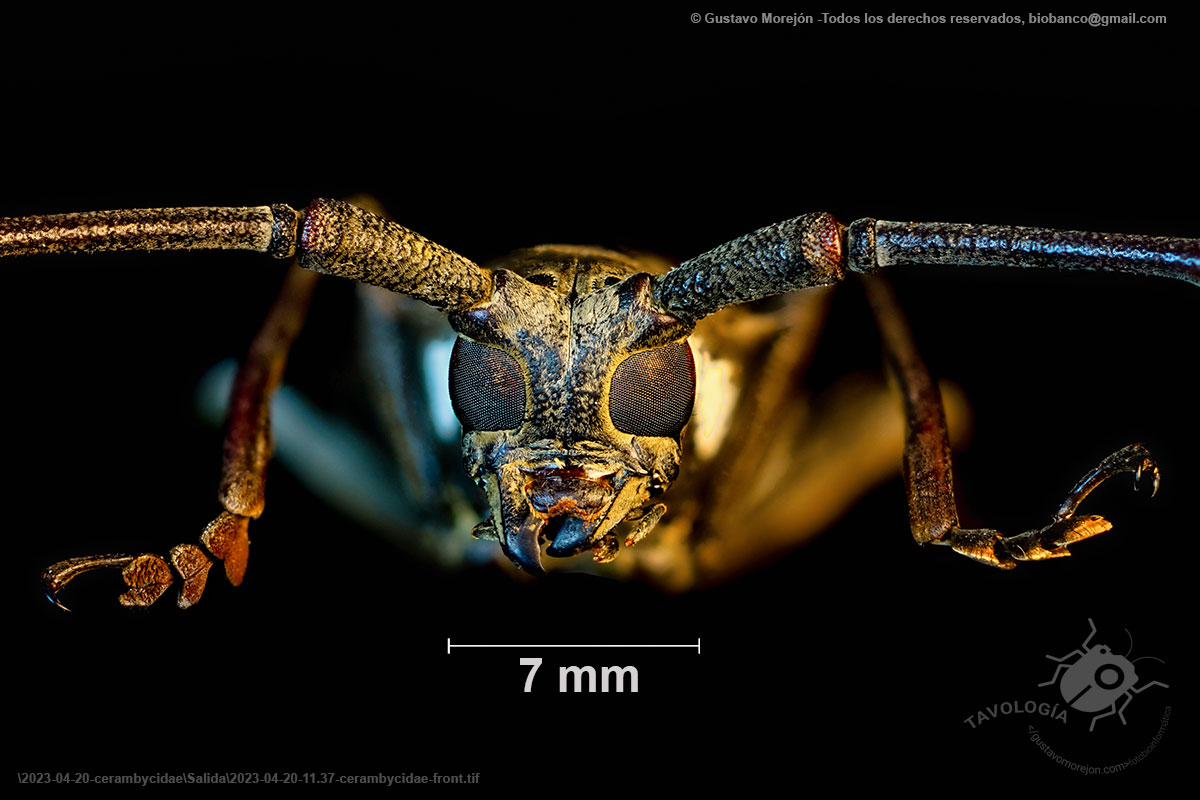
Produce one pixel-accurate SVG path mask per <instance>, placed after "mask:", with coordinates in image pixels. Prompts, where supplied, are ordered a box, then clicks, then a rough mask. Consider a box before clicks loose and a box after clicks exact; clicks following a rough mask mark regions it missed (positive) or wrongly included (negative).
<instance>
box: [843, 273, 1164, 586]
mask: <svg viewBox="0 0 1200 800" xmlns="http://www.w3.org/2000/svg"><path fill="white" fill-rule="evenodd" d="M863 283H864V285H865V286H866V290H867V298H868V300H869V302H870V304H871V309H872V311H873V312H874V314H875V319H876V322H877V323H878V325H879V329H880V334H881V336H882V339H883V345H884V351H885V354H886V356H887V360H888V366H889V367H890V368H891V371H892V373H893V374H894V375H895V376H896V378H897V380H898V381H899V383H900V388H901V392H902V394H903V397H904V407H905V416H906V418H907V421H908V439H907V442H906V444H905V447H904V483H905V488H906V490H907V492H908V507H909V521H910V524H911V526H912V534H913V538H914V539H916V540H917V541H918V542H919V543H921V544H929V543H932V544H940V545H948V546H949V547H951V548H953V549H954V551H955V552H957V553H961V554H962V555H965V556H968V557H969V558H973V559H975V560H976V561H980V562H982V563H984V564H990V565H991V566H993V567H999V568H1001V569H1012V568H1013V567H1015V566H1016V564H1017V562H1018V561H1042V560H1044V559H1048V558H1060V557H1063V556H1069V555H1071V553H1070V551H1069V550H1068V549H1067V548H1068V547H1069V546H1070V545H1072V544H1074V543H1076V542H1079V541H1082V540H1083V539H1087V538H1090V537H1092V536H1095V535H1097V534H1100V533H1104V532H1105V531H1107V530H1110V529H1111V528H1112V523H1110V522H1108V521H1107V520H1106V519H1104V518H1103V517H1101V516H1098V515H1094V514H1093V515H1084V516H1076V515H1075V512H1076V510H1077V509H1078V507H1079V504H1080V503H1081V502H1082V501H1083V499H1084V498H1085V497H1086V496H1087V495H1088V494H1089V493H1090V492H1091V491H1092V490H1093V489H1095V488H1096V487H1097V486H1099V485H1100V484H1101V483H1103V482H1104V481H1106V480H1108V479H1109V478H1111V477H1112V476H1114V475H1117V474H1119V473H1121V472H1132V473H1134V489H1135V490H1136V489H1137V488H1138V484H1139V483H1140V481H1141V479H1142V476H1143V475H1151V476H1153V481H1154V492H1157V491H1158V484H1159V472H1158V467H1157V465H1156V464H1155V463H1154V459H1153V457H1152V456H1151V455H1150V452H1149V451H1148V450H1147V449H1146V448H1145V447H1143V446H1142V445H1140V444H1132V445H1129V446H1127V447H1124V448H1122V449H1121V450H1119V451H1117V452H1116V453H1113V454H1112V455H1110V456H1108V457H1107V458H1105V459H1104V460H1103V461H1102V462H1100V464H1099V465H1097V466H1096V467H1095V468H1094V469H1092V470H1091V471H1090V472H1088V473H1087V474H1086V475H1084V476H1083V477H1082V478H1081V479H1080V480H1079V482H1078V483H1076V485H1075V487H1074V488H1073V489H1071V491H1070V493H1069V494H1068V495H1067V498H1066V499H1065V500H1064V501H1063V502H1062V504H1061V505H1060V506H1059V508H1058V510H1057V511H1056V512H1055V513H1054V515H1053V517H1052V519H1051V522H1050V524H1049V525H1046V526H1045V527H1043V528H1038V529H1034V530H1029V531H1025V532H1024V533H1019V534H1016V535H1012V536H1006V535H1004V534H1002V533H1000V532H999V531H996V530H992V529H990V528H981V529H964V528H962V527H961V525H960V524H959V520H958V510H957V507H956V504H955V501H954V480H953V477H952V475H951V468H950V442H949V437H948V434H947V430H946V418H945V413H944V412H943V410H942V400H941V396H940V394H939V393H938V389H937V385H936V384H935V383H934V381H933V379H932V377H931V376H930V374H929V370H928V368H927V367H926V366H925V363H924V361H923V360H922V359H921V356H920V354H919V353H918V352H917V348H916V344H915V343H914V341H913V338H912V333H911V331H910V330H909V328H908V325H907V323H906V322H905V320H904V316H903V313H902V312H901V310H900V307H899V304H898V303H897V301H896V298H895V295H894V294H893V293H892V290H891V287H890V286H888V284H887V283H885V282H884V280H883V279H882V278H878V277H867V276H864V278H863Z"/></svg>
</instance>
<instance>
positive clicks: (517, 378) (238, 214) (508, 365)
mask: <svg viewBox="0 0 1200 800" xmlns="http://www.w3.org/2000/svg"><path fill="white" fill-rule="evenodd" d="M127 249H133V250H177V249H183V250H188V249H243V250H253V251H258V252H261V253H266V254H268V255H272V256H275V257H277V258H291V257H293V256H297V257H298V258H299V263H300V266H301V267H303V268H305V269H306V270H307V272H306V271H303V270H300V269H293V271H292V272H291V273H289V277H288V280H287V281H286V283H285V287H284V289H283V291H282V293H281V296H280V299H279V301H278V302H277V304H276V306H275V307H274V308H273V310H272V312H271V314H270V316H269V317H268V319H267V321H266V322H265V323H264V326H263V328H262V330H261V331H260V333H259V335H258V337H257V338H256V340H255V342H254V344H253V345H252V348H251V353H250V356H249V357H248V359H247V362H246V364H245V365H244V366H243V368H242V369H241V371H240V372H239V376H238V378H237V381H236V384H235V389H234V394H233V400H232V405H231V415H230V423H229V433H228V435H227V438H226V444H225V459H224V467H223V478H222V486H221V492H220V494H221V500H222V504H223V505H224V507H225V510H224V511H223V512H222V513H221V515H220V516H218V517H217V519H215V520H214V521H213V522H212V523H211V524H210V525H209V526H208V528H206V530H205V532H204V534H203V535H202V537H201V543H202V544H203V548H201V547H198V546H196V545H194V544H183V545H178V546H176V547H175V548H173V549H172V551H171V553H170V554H169V562H170V565H169V566H168V561H167V560H166V559H163V558H162V557H160V556H157V555H153V554H143V555H140V556H88V557H83V558H76V559H69V560H67V561H63V562H60V563H58V564H55V565H53V566H51V567H49V568H47V570H46V573H45V576H44V580H45V583H46V587H47V591H48V594H49V595H50V596H51V598H52V599H55V600H56V602H57V592H58V590H59V589H60V588H61V587H62V586H63V585H65V584H66V583H67V582H69V581H71V580H72V579H74V578H75V577H76V576H77V575H79V574H81V573H83V572H87V571H90V570H93V569H98V568H107V567H119V568H121V569H122V572H123V575H124V577H125V580H126V583H127V584H128V585H129V586H130V590H129V591H128V592H126V593H125V594H124V595H122V602H123V603H125V604H127V605H149V604H151V603H153V602H154V601H155V600H157V599H158V597H160V596H161V595H162V594H163V592H165V590H166V589H167V587H168V586H169V585H170V584H171V583H172V582H173V581H174V576H173V575H172V570H173V571H174V573H175V574H176V575H178V576H179V578H180V579H181V583H182V588H181V593H180V598H179V604H180V605H181V606H184V607H187V606H190V605H192V604H194V603H195V602H196V601H197V600H198V599H199V598H200V596H201V594H202V592H203V590H204V587H205V585H206V580H207V574H208V570H209V568H210V567H211V565H212V563H213V558H215V559H217V560H221V561H223V562H224V566H225V572H226V575H227V576H228V577H229V579H230V581H231V582H232V583H234V584H235V585H236V584H239V583H240V582H241V580H242V576H243V574H244V571H245V567H246V560H247V555H248V544H249V538H248V524H249V520H250V519H252V518H255V517H257V516H258V515H259V514H260V513H261V512H262V508H263V504H264V488H263V484H264V477H265V471H266V466H267V463H268V461H269V458H270V452H271V441H270V438H271V434H270V424H269V412H268V409H269V404H270V397H271V395H272V393H273V392H274V390H275V388H276V387H277V386H278V384H279V381H280V379H281V375H282V371H283V365H284V363H285V361H286V358H287V352H288V349H289V348H290V345H291V342H292V341H293V340H294V338H295V337H296V335H297V334H298V333H299V330H300V327H301V325H302V322H303V317H304V312H305V308H306V307H307V304H308V302H309V299H310V298H311V295H312V291H313V289H314V287H315V278H314V276H313V275H312V274H311V273H313V272H318V273H330V274H333V275H337V276H341V277H348V278H353V279H355V280H359V281H362V282H364V283H368V284H372V285H375V286H379V287H381V288H384V289H388V290H391V291H395V292H399V293H402V294H405V295H408V296H411V297H413V298H415V299H418V300H421V301H424V302H425V303H427V304H429V305H431V306H433V307H435V308H438V309H443V310H446V311H448V312H449V314H450V321H451V325H452V327H453V328H454V329H455V331H456V332H457V333H458V335H459V339H458V342H457V344H456V345H455V350H454V354H453V356H452V358H451V365H450V374H451V380H450V387H451V395H452V398H453V401H454V407H455V411H456V413H457V415H458V417H459V419H460V420H461V422H462V424H463V431H464V433H463V440H462V452H463V462H464V466H465V467H466V468H467V472H468V474H469V475H470V477H471V478H472V480H473V481H475V482H476V483H477V484H478V485H479V486H480V488H481V489H482V490H483V492H484V494H485V495H486V498H487V505H488V507H489V510H490V515H489V516H487V517H485V518H484V520H483V521H482V522H481V523H480V524H479V525H477V526H476V528H475V534H476V535H477V536H479V537H481V538H487V539H495V540H498V542H499V543H500V546H501V548H502V550H503V551H504V553H505V554H506V555H507V556H508V557H509V558H510V559H511V560H512V562H513V563H514V564H516V565H517V566H518V567H520V568H522V569H524V570H526V571H529V572H534V573H541V572H542V571H543V568H542V562H541V546H542V544H544V543H545V544H547V545H548V547H547V549H546V552H547V554H548V555H552V556H572V555H576V554H578V553H579V552H581V551H592V552H593V553H594V557H595V560H597V561H600V562H607V561H611V560H612V559H613V558H614V557H615V556H616V554H617V552H618V551H619V549H620V540H621V539H623V540H624V544H625V545H626V546H632V545H634V544H636V543H637V542H639V541H640V540H641V539H643V538H645V536H646V535H647V534H648V533H649V532H650V531H651V530H652V529H653V528H654V526H655V525H656V524H657V523H658V522H659V520H660V519H661V518H662V517H663V514H664V512H665V510H666V507H665V506H664V505H663V504H661V503H655V504H651V503H650V501H652V500H654V499H656V498H657V497H658V496H659V495H661V494H663V493H664V492H665V491H666V490H667V488H668V487H669V486H670V484H671V483H672V482H674V480H675V479H676V477H677V476H678V474H679V471H680V463H681V449H680V448H681V443H680V436H681V433H682V431H683V428H684V426H685V425H686V424H687V423H688V421H689V419H690V418H691V412H692V402H693V395H694V392H695V385H696V375H695V363H694V356H693V353H692V349H691V347H690V346H689V345H688V344H687V337H688V336H689V334H691V333H692V331H693V330H694V329H695V328H696V327H697V324H698V323H699V322H700V321H701V320H704V319H705V318H706V317H709V316H711V315H714V314H716V313H717V312H721V311H722V310H723V309H725V308H726V307H729V306H736V305H741V304H744V303H748V302H751V301H757V300H761V299H763V298H767V297H770V296H773V295H777V294H781V293H789V292H794V291H797V290H804V289H812V288H816V287H821V286H829V285H834V284H837V283H840V282H841V281H842V280H844V279H845V277H846V276H847V275H848V274H852V273H858V274H862V275H863V276H864V277H863V281H864V285H865V286H866V288H867V294H868V297H869V299H870V301H871V305H872V308H873V310H874V314H875V317H876V319H877V322H878V324H879V327H880V330H881V334H882V338H883V341H884V346H885V352H886V353H887V356H888V359H889V362H890V365H891V368H892V372H893V374H894V375H896V377H897V379H898V382H899V384H900V387H901V393H902V396H903V397H904V404H905V408H906V412H905V413H906V418H907V424H908V429H909V435H908V439H907V444H906V445H905V455H904V469H905V478H906V483H907V486H908V496H909V508H910V520H911V527H912V533H913V536H914V538H916V540H917V541H918V542H919V543H922V544H926V543H935V544H942V545H948V546H950V547H951V548H952V549H954V550H955V551H957V552H959V553H961V554H963V555H966V556H968V557H970V558H973V559H976V560H978V561H982V562H984V563H987V564H990V565H992V566H996V567H1001V568H1005V569H1010V568H1012V567H1013V566H1015V564H1016V563H1017V562H1018V561H1026V560H1043V559H1047V558H1055V557H1061V556H1065V555H1069V551H1068V549H1067V548H1068V547H1069V546H1070V545H1072V544H1074V543H1076V542H1078V541H1081V540H1082V539H1085V538H1090V537H1091V536H1094V535H1096V534H1098V533H1102V532H1104V531H1106V530H1108V529H1109V528H1111V525H1110V524H1109V523H1108V522H1107V521H1105V520H1104V519H1103V518H1102V517H1099V516H1096V515H1088V516H1077V515H1076V510H1077V507H1078V505H1079V503H1080V502H1081V501H1082V500H1083V498H1084V497H1086V496H1087V494H1089V493H1090V492H1091V491H1092V490H1093V489H1095V488H1096V487H1097V486H1098V485H1100V484H1101V483H1103V482H1104V481H1105V480H1107V479H1108V478H1110V477H1112V476H1113V475H1115V474H1118V473H1121V472H1131V473H1133V474H1134V476H1135V485H1136V482H1137V481H1139V480H1140V479H1141V478H1142V476H1143V474H1144V473H1145V474H1148V475H1151V476H1153V487H1154V490H1155V491H1156V490H1157V488H1158V480H1159V478H1158V467H1157V465H1156V463H1155V462H1154V460H1153V458H1152V457H1151V456H1150V454H1149V452H1148V451H1147V450H1146V449H1145V448H1144V447H1142V446H1141V445H1130V446H1127V447H1125V448H1122V449H1121V450H1118V451H1117V452H1114V453H1113V454H1112V455H1110V456H1109V457H1107V458H1105V459H1104V460H1103V461H1101V462H1100V463H1099V464H1098V465H1097V466H1096V467H1095V468H1094V469H1092V470H1090V471H1089V472H1088V473H1087V474H1085V475H1084V477H1083V478H1081V479H1080V481H1079V482H1078V483H1077V484H1076V485H1075V487H1074V488H1073V489H1072V490H1071V491H1070V492H1069V493H1068V495H1067V498H1066V500H1064V501H1063V503H1062V504H1061V505H1060V507H1059V508H1058V510H1057V511H1056V512H1055V514H1054V515H1053V517H1052V521H1051V523H1050V524H1049V525H1047V526H1045V527H1042V528H1035V529H1032V530H1029V531H1026V532H1025V533H1022V534H1018V535H1012V536H1008V535H1004V534H1001V533H999V532H997V531H995V530H993V529H986V528H984V529H969V528H966V527H965V526H963V525H961V524H960V523H959V519H958V512H957V510H956V507H955V499H954V490H953V482H952V478H951V471H950V454H949V452H950V445H949V435H948V431H947V425H946V421H945V414H944V411H943V409H942V406H941V400H940V396H939V392H938V390H937V388H936V386H935V385H934V384H933V382H932V379H931V378H930V376H929V373H928V371H927V369H926V368H925V366H924V364H923V362H922V361H921V358H920V356H919V354H918V353H917V351H916V347H915V344H914V343H913V341H912V339H911V336H910V335H909V333H908V331H907V328H906V327H905V324H904V321H903V317H902V315H901V313H900V311H899V309H898V306H897V304H896V302H895V300H894V298H893V297H892V295H891V293H890V291H889V290H888V288H887V285H886V284H885V283H883V282H882V281H880V280H878V279H877V278H875V277H874V276H873V275H872V273H874V272H876V271H878V270H881V269H883V268H884V267H889V266H905V265H911V264H923V263H924V264H964V265H978V266H1025V267H1058V268H1067V269H1076V270H1101V271H1114V272H1125V273H1131V274H1136V275H1140V276H1147V277H1149V276H1154V277H1166V278H1176V279H1180V280H1183V281H1187V282H1191V283H1198V282H1200V277H1198V276H1200V242H1198V241H1197V240H1190V239H1173V238H1168V237H1143V236H1129V235H1115V234H1091V233H1078V232H1063V231H1053V230H1044V229H1034V228H1020V227H1011V226H981V225H961V224H946V223H899V222H886V221H877V220H875V219H872V218H865V219H860V220H857V221H855V222H853V223H850V224H848V225H844V224H842V223H839V222H838V221H837V220H836V219H834V218H833V217H832V215H829V214H826V213H817V214H807V215H803V216H801V217H796V218H793V219H790V220H787V221H785V222H781V223H777V224H775V225H770V226H767V227H764V228H761V229H759V230H758V231H756V232H754V233H752V234H747V235H746V236H743V237H740V238H738V239H735V240H733V241H731V242H729V243H727V244H725V245H721V246H719V247H717V248H714V249H713V250H710V251H709V252H707V253H704V254H703V255H700V256H697V257H695V258H692V259H689V260H687V261H685V262H684V263H682V264H680V265H678V266H675V267H672V268H670V269H668V270H666V271H660V270H656V269H655V267H656V266H658V265H656V264H655V262H654V261H653V259H646V258H640V257H638V256H636V255H635V256H622V255H621V254H619V253H617V252H614V251H606V250H600V249H596V248H580V247H572V246H545V247H541V248H534V249H532V250H527V251H518V252H517V253H515V254H514V255H513V256H510V257H509V258H508V259H506V260H503V261H500V262H498V263H497V264H496V265H494V266H491V267H483V268H481V267H479V266H477V265H476V264H474V263H473V262H471V261H469V260H467V259H465V258H463V257H462V256H459V255H458V254H456V253H454V252H452V251H450V250H448V249H446V248H444V247H441V246H440V245H437V244H435V243H433V242H431V241H429V240H427V239H425V238H424V237H421V236H420V235H419V234H416V233H414V232H412V231H410V230H408V229H407V228H404V227H402V226H400V225H397V224H395V223H392V222H389V221H387V220H386V219H384V218H383V217H381V216H379V215H377V214H373V213H371V212H368V211H366V210H364V209H362V208H359V207H357V206H354V205H351V204H348V203H344V202H340V201H332V200H317V201H314V202H313V203H312V204H310V205H309V206H308V207H307V208H306V209H304V210H303V211H298V210H296V209H293V208H291V207H289V206H285V205H275V206H270V207H267V206H262V207H248V208H166V209H143V210H128V211H111V212H95V213H83V214H69V215H52V216H44V217H29V218H16V219H8V220H4V221H0V255H10V256H23V255H33V254H37V253H47V252H49V253H53V252H59V251H67V252H100V251H106V250H127ZM784 341H786V337H785V338H784ZM789 346H790V347H793V348H795V347H797V345H796V344H795V343H789ZM772 347H773V348H774V349H770V350H768V351H767V352H766V356H767V358H768V359H771V358H774V357H775V355H776V353H778V352H779V347H778V343H776V344H773V345H772ZM800 349H801V350H802V349H803V347H802V346H801V347H800ZM784 350H785V352H786V348H784ZM784 358H786V359H789V360H786V361H785V362H784V364H785V366H786V367H788V368H791V367H792V361H793V360H794V356H793V355H785V356H784ZM772 377H774V376H771V375H769V374H768V376H767V378H766V379H763V380H762V382H761V383H760V384H759V386H758V387H756V388H755V389H754V391H753V395H754V396H753V397H752V398H750V400H751V401H753V402H755V403H758V402H760V399H761V396H762V395H763V393H767V394H770V391H771V390H770V379H771V378H772ZM747 393H748V394H749V393H750V392H747ZM775 403H776V406H774V407H778V399H777V400H776V401H775ZM772 407H773V406H770V405H768V406H766V408H772ZM755 410H756V411H758V412H762V411H763V408H758V409H755ZM760 416H761V414H760ZM768 416H769V414H768ZM738 434H739V435H746V430H742V431H738ZM762 437H763V432H762V430H761V429H760V430H759V431H758V432H757V438H755V437H753V436H749V437H748V438H746V439H743V440H741V441H740V442H735V443H734V445H733V446H734V449H733V451H732V452H733V454H734V455H733V456H732V458H733V460H736V459H737V458H738V457H739V455H744V454H745V450H738V449H737V447H738V446H739V445H741V446H742V447H743V448H747V449H748V448H749V447H750V446H751V445H753V446H756V447H760V446H762V445H765V444H766V442H767V439H764V438H762ZM419 451H420V448H417V449H416V450H415V451H414V452H413V454H414V455H417V454H419ZM726 458H727V459H728V458H729V456H728V455H726ZM751 486H752V487H753V486H755V484H751ZM722 489H723V487H722V486H721V484H720V482H719V481H718V482H717V483H715V484H714V485H711V486H709V487H707V490H706V492H707V494H708V495H710V496H711V495H714V494H717V495H719V494H720V493H721V491H722ZM772 490H773V491H781V490H780V489H778V487H774V488H773V489H772ZM758 491H760V492H761V489H759V490H758ZM752 493H753V492H752ZM785 497H786V492H785ZM776 505H786V503H777V504H776ZM721 510H722V509H721V507H720V506H719V507H718V509H717V513H720V511H721ZM427 511H428V509H422V510H421V512H419V513H418V516H423V515H424V514H425V513H426V512H427ZM750 519H755V520H757V522H756V525H761V524H762V522H761V519H762V517H761V516H760V517H751V518H750ZM736 521H738V515H737V514H731V515H730V519H728V520H725V522H726V523H729V522H736ZM740 521H743V522H744V521H745V519H742V520H740ZM691 522H692V527H699V524H698V522H697V520H696V519H695V518H693V519H692V520H691ZM622 523H632V526H630V527H627V528H621V527H618V526H621V525H622ZM703 540H704V536H703V535H702V536H701V537H700V539H699V540H698V542H688V543H687V544H688V546H692V545H693V544H703ZM718 552H719V553H720V556H719V557H718V558H720V557H721V556H724V555H725V552H722V551H718Z"/></svg>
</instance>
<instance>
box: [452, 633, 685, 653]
mask: <svg viewBox="0 0 1200 800" xmlns="http://www.w3.org/2000/svg"><path fill="white" fill-rule="evenodd" d="M455 647H509V648H512V647H524V648H526V649H535V648H543V647H560V648H561V647H567V648H576V649H586V648H595V647H615V648H627V647H659V648H667V647H675V648H688V649H691V648H695V650H696V655H700V638H699V637H697V638H696V643H695V644H451V643H450V637H449V636H447V637H446V655H450V651H451V650H452V649H453V648H455Z"/></svg>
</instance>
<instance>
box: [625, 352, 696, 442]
mask: <svg viewBox="0 0 1200 800" xmlns="http://www.w3.org/2000/svg"><path fill="white" fill-rule="evenodd" d="M695 400H696V364H695V362H693V361H692V348H690V347H688V343H687V342H676V343H675V344H669V345H667V346H666V347H658V348H655V349H654V350H645V351H643V352H641V353H634V354H633V355H631V356H630V357H629V358H627V359H625V360H624V361H622V362H621V364H620V365H619V366H618V367H617V370H616V372H614V373H613V377H612V384H611V387H610V389H609V394H608V416H609V419H611V420H612V424H613V427H615V428H616V429H617V430H619V431H621V432H622V433H628V434H632V435H634V436H678V435H679V432H680V431H681V430H683V426H684V425H686V424H687V421H688V419H689V418H691V416H692V403H694V402H695Z"/></svg>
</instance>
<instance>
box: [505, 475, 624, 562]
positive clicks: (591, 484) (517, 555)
mask: <svg viewBox="0 0 1200 800" xmlns="http://www.w3.org/2000/svg"><path fill="white" fill-rule="evenodd" d="M497 477H498V480H497V481H496V484H495V485H496V487H497V491H496V492H495V493H494V494H493V495H491V498H490V499H491V502H492V506H493V514H492V516H493V519H494V520H496V521H497V523H498V524H497V525H496V528H497V533H498V534H499V539H500V545H501V548H502V549H503V550H504V554H505V555H506V556H508V557H509V559H510V560H511V561H512V562H513V563H514V564H516V565H517V566H518V567H520V568H521V569H523V570H525V571H526V572H530V573H532V574H535V575H542V574H544V573H545V570H544V569H543V567H542V562H541V544H542V542H546V541H548V542H549V543H550V544H549V546H548V547H547V548H546V555H549V556H553V557H556V558H565V557H569V556H574V555H577V554H578V553H581V552H583V551H585V550H596V551H597V560H605V561H609V560H611V559H612V557H613V555H615V553H611V554H610V553H609V550H611V549H612V548H607V547H601V545H602V544H604V543H605V541H606V539H609V538H612V529H613V528H614V527H616V525H617V524H618V523H619V522H621V521H622V520H623V519H625V517H626V516H627V515H628V513H629V511H630V510H631V509H632V507H633V506H635V505H638V504H640V503H641V502H643V501H644V499H645V496H646V490H645V483H646V482H647V480H648V478H647V476H644V475H632V474H630V473H629V472H626V471H624V470H608V469H584V468H580V467H561V466H553V467H547V466H537V467H533V466H524V467H519V466H517V465H515V464H508V465H505V466H504V467H501V468H500V470H499V472H498V476H497ZM602 551H603V552H602Z"/></svg>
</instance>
